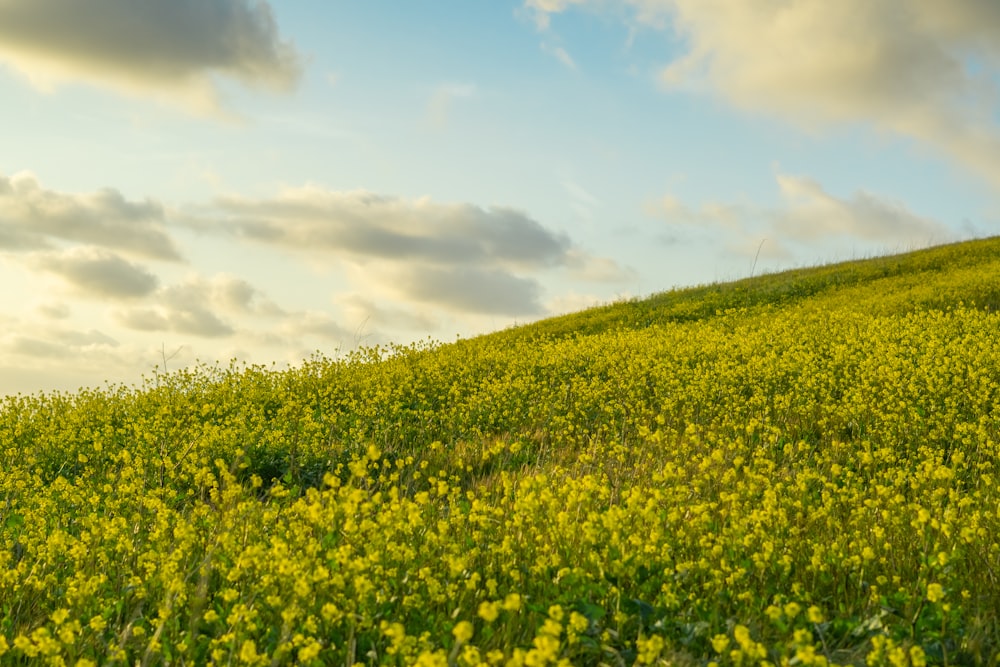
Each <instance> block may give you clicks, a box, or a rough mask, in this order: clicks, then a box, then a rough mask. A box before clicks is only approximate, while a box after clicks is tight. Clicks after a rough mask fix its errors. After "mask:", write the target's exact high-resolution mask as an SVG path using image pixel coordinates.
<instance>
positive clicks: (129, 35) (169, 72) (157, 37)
mask: <svg viewBox="0 0 1000 667" xmlns="http://www.w3.org/2000/svg"><path fill="white" fill-rule="evenodd" d="M0 60H2V61H6V62H7V63H8V64H10V65H12V66H13V67H14V68H15V69H17V70H19V71H20V72H22V73H23V74H24V75H25V76H27V77H28V78H29V79H30V80H31V81H32V82H34V83H35V84H36V85H37V86H38V87H40V88H42V89H51V88H52V87H54V86H56V85H57V84H59V83H61V82H64V81H77V80H79V81H86V82H90V83H94V84H98V85H101V86H107V87H111V88H114V89H117V90H122V91H125V92H128V93H133V94H141V95H152V96H154V97H157V98H159V99H161V100H163V101H167V102H178V101H180V102H181V103H183V104H186V105H187V106H189V107H191V108H196V109H199V110H201V111H214V110H217V100H216V97H217V96H216V91H215V81H214V79H215V78H216V77H225V78H231V79H235V80H237V81H239V82H241V83H243V84H247V85H251V86H255V87H263V88H268V89H272V90H278V91H284V90H289V89H290V88H292V87H293V86H294V85H295V83H296V82H297V80H298V78H299V76H300V73H301V70H302V63H301V57H300V56H299V54H298V53H297V52H296V50H295V48H294V47H293V46H292V45H291V44H290V43H288V42H285V41H283V40H282V39H281V37H280V35H279V33H278V28H277V25H276V24H275V21H274V16H273V14H272V11H271V7H270V5H269V4H268V3H267V2H262V1H257V0H197V1H194V0H144V1H143V2H134V1H132V0H88V2H85V3H84V2H66V1H65V0H6V1H5V2H0Z"/></svg>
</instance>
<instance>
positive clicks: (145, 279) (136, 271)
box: [29, 246, 159, 299]
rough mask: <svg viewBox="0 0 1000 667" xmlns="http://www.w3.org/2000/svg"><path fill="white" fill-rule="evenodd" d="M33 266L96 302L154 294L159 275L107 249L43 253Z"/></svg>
mask: <svg viewBox="0 0 1000 667" xmlns="http://www.w3.org/2000/svg"><path fill="white" fill-rule="evenodd" d="M29 264H30V265H32V266H34V267H35V268H37V269H40V270H42V271H46V272H48V273H52V274H55V275H57V276H59V277H60V278H62V279H63V280H64V281H66V282H67V283H69V284H70V285H71V286H72V287H73V288H74V289H75V290H76V291H78V292H80V293H81V294H83V295H86V296H91V297H96V298H109V299H133V298H137V297H142V296H146V295H148V294H150V293H152V292H153V291H154V290H155V289H156V286H157V283H158V282H159V281H158V279H157V278H156V276H155V275H153V274H152V273H150V272H149V271H147V270H146V269H144V268H143V267H141V266H139V265H137V264H133V263H132V262H129V261H127V260H125V259H122V258H121V257H119V256H118V255H116V254H115V253H113V252H110V251H108V250H104V249H103V248H94V247H89V246H85V247H77V248H71V249H69V250H65V251H59V252H41V253H38V254H36V255H34V256H32V257H31V258H30V260H29Z"/></svg>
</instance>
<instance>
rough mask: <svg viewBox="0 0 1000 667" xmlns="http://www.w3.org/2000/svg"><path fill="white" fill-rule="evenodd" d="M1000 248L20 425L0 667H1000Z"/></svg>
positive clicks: (114, 403) (8, 477)
mask: <svg viewBox="0 0 1000 667" xmlns="http://www.w3.org/2000/svg"><path fill="white" fill-rule="evenodd" d="M998 275H1000V239H987V240H982V241H975V242H969V243H962V244H956V245H951V246H942V247H938V248H933V249H929V250H925V251H920V252H916V253H911V254H907V255H900V256H894V257H883V258H877V259H871V260H865V261H857V262H848V263H843V264H837V265H831V266H826V267H819V268H815V269H803V270H797V271H791V272H786V273H781V274H773V275H763V276H757V277H754V278H752V279H747V280H743V281H738V282H734V283H727V284H719V285H710V286H704V287H699V288H696V289H690V290H679V291H672V292H667V293H663V294H659V295H656V296H654V297H651V298H649V299H646V300H642V301H632V302H627V303H618V304H614V305H611V306H607V307H604V308H597V309H593V310H588V311H584V312H581V313H578V314H575V315H569V316H565V317H560V318H554V319H551V320H546V321H543V322H539V323H536V324H532V325H529V326H524V327H518V328H514V329H510V330H507V331H503V332H499V333H496V334H493V335H489V336H483V337H479V338H475V339H471V340H463V341H459V342H457V343H454V344H448V345H434V344H426V345H416V346H410V347H394V348H389V349H381V348H374V349H367V350H363V351H361V352H359V353H356V354H354V355H352V356H351V357H349V358H347V359H343V360H330V359H325V358H321V357H317V358H315V359H312V360H310V361H309V362H307V363H305V364H304V365H303V366H302V367H300V368H298V369H294V370H291V371H281V372H278V371H273V370H268V369H266V368H260V367H243V366H237V365H233V366H230V367H228V368H219V367H201V368H198V369H194V370H186V371H181V372H176V373H171V374H169V375H161V376H157V377H155V378H153V379H152V380H150V382H149V383H148V385H147V386H145V387H143V388H141V389H130V388H122V387H112V388H108V389H106V390H102V391H81V392H78V393H75V394H60V393H57V394H49V395H39V396H30V397H26V396H18V397H12V398H7V399H6V400H5V401H4V402H3V403H2V406H0V609H2V614H0V663H3V664H21V663H23V664H27V663H29V662H31V663H34V662H37V661H48V662H49V663H50V664H71V665H72V664H77V665H88V664H120V663H128V664H136V663H138V664H178V665H180V664H185V665H191V664H203V663H205V662H214V663H217V664H221V663H225V664H250V665H278V664H293V663H298V664H336V665H343V664H352V663H361V664H414V663H418V664H426V665H456V664H457V665H476V664H513V665H548V664H560V663H561V664H602V663H603V664H608V665H623V664H624V665H631V664H661V665H666V664H674V665H710V664H712V663H716V664H718V665H750V664H763V661H767V662H769V663H771V664H782V663H785V664H795V665H798V664H802V665H812V664H815V665H821V664H829V663H839V664H869V665H908V664H912V665H920V664H935V663H941V664H995V661H993V657H994V655H996V654H997V653H998V652H1000V621H998V617H997V613H996V610H997V609H1000V583H998V581H997V577H998V571H997V570H998V563H1000V538H998V537H997V536H998V535H1000V471H998V469H997V468H998V466H1000V463H998V454H1000V351H998V347H997V344H996V342H997V341H998V340H1000V316H998V315H997V313H996V310H997V308H998V307H1000V287H998V281H997V279H996V276H998Z"/></svg>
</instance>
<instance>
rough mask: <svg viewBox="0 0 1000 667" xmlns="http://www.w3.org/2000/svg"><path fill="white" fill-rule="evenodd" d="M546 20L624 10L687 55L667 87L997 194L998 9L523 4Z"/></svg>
mask: <svg viewBox="0 0 1000 667" xmlns="http://www.w3.org/2000/svg"><path fill="white" fill-rule="evenodd" d="M525 6H526V7H527V8H529V9H530V10H531V11H533V12H535V13H537V14H539V15H540V16H544V17H546V18H544V19H538V20H539V21H541V22H542V23H544V24H546V25H547V24H548V18H547V17H548V15H549V14H552V13H557V12H562V11H566V10H568V9H570V8H572V7H588V8H591V9H594V10H595V11H603V10H606V9H607V8H609V7H623V8H629V9H630V10H631V11H632V12H633V13H634V14H635V18H636V20H638V21H640V22H644V23H646V24H649V25H652V26H655V27H664V28H665V27H667V26H672V28H673V30H674V32H675V34H678V35H680V36H681V37H682V39H683V40H684V41H685V42H686V45H687V52H686V53H685V54H684V55H683V56H682V57H680V58H678V59H677V60H675V61H674V62H672V63H670V64H669V65H667V66H666V67H665V68H664V69H663V72H662V78H661V80H662V82H663V84H664V85H666V86H668V87H670V88H674V89H678V88H679V89H686V90H692V91H709V92H713V93H715V94H718V95H719V96H721V97H723V98H724V99H726V100H728V101H729V102H730V103H732V104H733V105H735V106H737V107H739V108H743V109H746V110H751V111H755V112H766V113H769V114H774V115H776V116H779V117H782V118H785V119H788V120H790V121H792V122H793V123H796V124H799V125H802V126H804V127H807V128H822V127H824V126H827V125H830V124H835V123H858V122H862V123H870V124H872V125H873V126H874V127H876V128H878V129H879V130H884V131H889V132H892V133H895V134H898V135H901V136H905V137H910V138H913V139H916V140H919V141H921V142H924V143H926V144H927V145H930V146H933V147H935V148H937V149H939V150H940V151H942V152H943V153H945V154H946V155H948V156H950V157H951V158H952V159H954V160H955V161H957V162H958V163H960V164H963V165H965V166H966V167H968V168H969V169H971V170H973V171H975V172H977V173H979V174H980V175H982V176H983V177H985V178H987V179H990V180H992V181H993V182H994V183H1000V127H998V121H997V110H998V107H1000V104H998V100H1000V90H998V83H997V75H998V73H1000V47H998V46H997V45H998V44H1000V5H998V4H997V3H996V2H994V1H993V0H955V1H953V2H938V1H937V0H885V1H882V2H867V1H866V0H844V1H843V2H828V1H827V0H800V1H799V2H794V3H774V2H771V1H770V0H712V1H705V0H622V1H621V2H617V3H615V2H606V1H605V0H527V1H526V3H525Z"/></svg>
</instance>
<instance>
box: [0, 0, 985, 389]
mask: <svg viewBox="0 0 1000 667" xmlns="http://www.w3.org/2000/svg"><path fill="white" fill-rule="evenodd" d="M997 233H1000V3H997V2H996V0H951V1H950V2H940V0H879V2H871V0H839V1H838V2H830V1H829V0H513V1H509V2H508V1H505V0H492V1H491V2H471V1H469V0H462V1H460V0H435V1H434V2H421V3H417V2H404V1H402V0H399V1H397V2H388V1H386V0H355V1H350V0H345V1H341V2H318V1H317V2H293V1H292V0H272V1H271V2H263V1H254V0H144V1H143V2H135V1H134V0H89V1H88V2H86V3H81V2H74V1H73V0H0V281H2V282H0V284H2V286H3V287H2V289H0V395H3V394H16V393H33V392H37V391H54V390H58V391H74V390H76V389H77V388H79V387H100V386H105V384H106V383H112V384H129V385H131V384H138V383H141V382H142V381H143V378H145V379H147V380H148V379H149V378H151V377H153V376H154V374H155V373H156V372H159V371H160V370H162V369H163V368H164V367H166V369H167V370H176V369H178V368H183V367H186V366H190V365H192V364H196V363H207V364H214V363H216V362H219V363H221V364H222V365H227V364H228V363H229V362H230V360H233V359H236V360H238V361H239V362H241V363H242V362H246V363H252V364H263V365H271V364H277V365H278V366H280V367H284V366H285V365H287V364H292V365H294V364H296V363H299V362H301V361H302V360H303V359H305V358H307V357H310V356H311V355H313V354H314V353H317V352H318V353H320V354H323V355H325V356H327V357H331V358H334V357H338V356H340V355H343V354H346V353H348V352H349V351H350V350H352V349H354V348H356V347H357V346H359V345H376V344H379V345H383V344H386V343H391V342H395V343H401V344H407V343H410V342H412V341H419V340H427V339H428V338H430V339H432V340H435V341H445V342H447V341H450V340H455V338H456V337H470V336H474V335H477V334H481V333H485V332H488V331H493V330H497V329H503V328H507V327H510V326H512V325H519V324H524V323H527V322H531V321H534V320H537V319H540V318H544V317H548V316H552V315H556V314H561V313H566V312H573V311H576V310H580V309H583V308H586V307H589V306H592V305H596V304H602V303H608V302H612V301H616V300H620V299H628V298H634V297H642V296H646V295H649V294H653V293H656V292H661V291H664V290H668V289H672V288H675V287H683V286H690V285H698V284H705V283H711V282H716V281H727V280H735V279H739V278H744V277H747V276H748V275H754V274H757V273H760V272H764V271H776V270H781V269H786V268H794V267H801V266H810V265H815V264H820V263H827V262H833V261H840V260H846V259H853V258H861V257H867V256H872V255H877V254H884V253H891V252H903V251H907V250H911V249H916V248H920V247H925V246H927V245H933V244H940V243H946V242H951V241H958V240H964V239H970V238H978V237H983V236H991V235H995V234H997Z"/></svg>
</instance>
